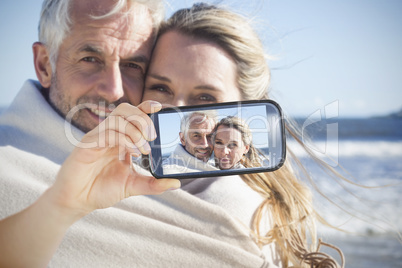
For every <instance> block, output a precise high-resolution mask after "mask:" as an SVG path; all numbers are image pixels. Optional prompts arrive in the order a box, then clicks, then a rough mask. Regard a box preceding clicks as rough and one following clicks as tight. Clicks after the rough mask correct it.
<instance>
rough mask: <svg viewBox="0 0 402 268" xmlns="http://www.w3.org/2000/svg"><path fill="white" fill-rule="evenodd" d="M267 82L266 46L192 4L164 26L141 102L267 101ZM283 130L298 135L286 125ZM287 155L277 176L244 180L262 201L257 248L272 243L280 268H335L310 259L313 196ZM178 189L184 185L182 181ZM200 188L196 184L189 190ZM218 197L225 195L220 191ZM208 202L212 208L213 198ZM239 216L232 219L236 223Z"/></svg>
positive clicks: (239, 21) (226, 15) (229, 17)
mask: <svg viewBox="0 0 402 268" xmlns="http://www.w3.org/2000/svg"><path fill="white" fill-rule="evenodd" d="M269 80H270V71H269V68H268V66H267V63H266V55H265V53H264V49H263V45H262V43H261V41H260V40H259V38H258V36H257V35H256V33H255V32H254V30H253V29H252V28H251V26H250V25H249V23H248V22H247V21H246V20H245V19H244V18H242V17H241V16H239V15H237V14H234V13H232V12H229V11H226V10H224V9H220V8H217V7H214V6H210V5H205V4H196V5H194V6H193V7H192V8H190V9H183V10H179V11H177V12H176V13H175V14H174V15H173V16H172V17H171V18H170V19H169V20H168V21H167V23H165V24H164V25H163V26H162V27H161V29H160V32H159V37H158V41H157V44H156V46H155V49H154V52H153V57H152V61H151V65H150V67H149V70H148V75H147V79H146V83H145V90H144V96H143V100H156V101H159V102H160V103H162V105H163V106H182V105H197V104H205V103H218V102H225V101H239V100H250V99H254V100H258V99H267V98H268V92H267V88H268V85H269ZM287 130H288V132H289V134H290V135H292V136H295V137H297V135H296V134H295V131H294V129H293V128H291V127H290V126H289V125H288V126H287ZM288 156H290V157H288V160H287V161H286V163H285V164H284V166H283V167H282V168H281V169H279V170H277V171H275V172H270V173H257V174H249V175H243V176H242V179H243V180H244V182H246V183H247V184H248V185H249V186H250V187H251V188H252V189H253V190H255V192H257V193H259V194H260V195H261V196H262V198H263V201H262V202H261V204H260V205H259V206H258V208H257V209H256V211H254V212H253V213H254V216H253V223H252V224H251V225H252V226H251V228H252V232H251V233H252V234H254V236H255V239H256V242H257V243H258V245H260V246H261V247H262V246H264V245H275V246H276V249H278V248H279V249H280V250H279V251H280V253H279V255H280V257H279V258H280V259H281V265H282V266H283V267H288V265H290V264H291V263H293V264H295V265H296V264H300V265H301V266H303V267H305V266H308V267H310V265H312V266H311V267H316V266H315V265H318V264H317V263H318V262H320V261H322V258H324V259H327V260H329V262H330V263H332V264H333V265H336V264H334V261H333V260H332V259H330V258H329V257H328V256H323V255H322V253H317V252H315V253H313V254H315V255H311V254H312V253H310V252H311V250H310V249H311V248H315V244H316V240H317V239H316V230H315V225H314V223H313V222H314V217H315V216H316V214H315V211H314V209H313V206H312V201H311V193H310V191H309V190H308V189H307V188H306V187H304V186H303V185H302V184H301V182H300V181H299V180H298V178H297V177H296V175H295V173H294V172H293V169H294V167H292V166H291V163H292V161H289V158H291V160H294V161H296V162H297V159H296V158H295V157H294V156H293V154H292V153H291V152H290V151H289V150H288ZM197 182H198V183H199V184H202V183H203V182H202V180H198V181H197V180H194V181H192V182H190V183H188V184H189V185H191V184H195V185H197ZM219 182H220V180H216V181H212V182H211V184H214V183H219ZM182 185H183V188H185V187H186V184H185V183H184V182H182ZM200 187H201V186H200ZM215 188H217V187H215ZM218 188H219V187H218ZM221 188H223V187H221ZM194 189H195V190H194ZM198 190H199V187H197V186H194V187H193V191H191V190H189V192H190V193H197V191H198ZM219 194H224V190H222V191H221V192H219ZM239 194H241V193H240V192H239ZM210 201H211V202H214V200H213V198H211V199H210ZM222 206H223V205H222ZM225 208H226V207H225ZM238 211H239V209H237V210H234V211H232V214H234V216H235V217H236V216H238V214H237V213H238ZM267 221H270V223H271V224H270V226H268V227H267V226H266V225H265V224H264V223H266V222H267ZM246 224H247V223H246ZM308 241H311V244H312V245H311V247H309V245H308ZM311 256H315V257H314V258H311Z"/></svg>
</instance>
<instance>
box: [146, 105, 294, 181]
mask: <svg viewBox="0 0 402 268" xmlns="http://www.w3.org/2000/svg"><path fill="white" fill-rule="evenodd" d="M150 117H151V119H152V121H153V123H154V125H155V128H156V132H157V138H156V139H155V140H154V141H152V142H151V143H150V145H151V153H150V156H149V158H150V162H149V164H150V171H151V173H152V174H153V175H154V176H155V177H156V178H198V177H210V176H225V175H234V174H245V173H253V172H267V171H273V170H276V169H278V168H280V167H281V166H282V164H283V163H284V161H285V156H286V149H285V148H286V147H285V143H286V142H285V135H284V122H283V118H282V112H281V108H280V106H279V105H278V104H277V103H276V102H274V101H271V100H262V101H261V100H260V101H243V102H230V103H219V104H208V105H202V106H191V107H190V106H186V107H175V108H165V109H162V110H161V111H160V112H158V113H155V114H151V115H150Z"/></svg>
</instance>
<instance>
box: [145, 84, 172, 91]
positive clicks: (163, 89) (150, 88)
mask: <svg viewBox="0 0 402 268" xmlns="http://www.w3.org/2000/svg"><path fill="white" fill-rule="evenodd" d="M148 89H149V90H154V91H157V92H169V91H168V89H167V88H165V87H164V86H161V85H155V86H151V87H149V88H148Z"/></svg>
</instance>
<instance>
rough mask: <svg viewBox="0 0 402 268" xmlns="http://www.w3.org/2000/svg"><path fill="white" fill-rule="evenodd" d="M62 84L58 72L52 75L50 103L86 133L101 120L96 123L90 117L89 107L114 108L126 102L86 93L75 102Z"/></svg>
mask: <svg viewBox="0 0 402 268" xmlns="http://www.w3.org/2000/svg"><path fill="white" fill-rule="evenodd" d="M60 84H61V83H59V81H58V79H57V72H56V73H54V74H53V76H52V81H51V88H50V90H49V103H50V105H51V106H52V107H53V109H54V110H55V111H56V112H57V113H58V114H59V115H60V116H62V117H63V118H64V119H66V120H67V121H68V122H69V123H71V124H72V125H73V126H75V127H77V128H78V129H80V130H82V131H83V132H84V133H87V132H89V131H91V130H92V129H94V128H95V127H97V126H98V124H99V122H97V123H95V122H94V120H92V119H91V118H89V115H88V111H87V108H88V107H90V106H92V107H94V108H95V107H105V108H108V109H114V108H115V107H117V106H118V105H119V104H120V103H122V102H124V101H123V99H120V100H118V101H115V102H112V103H110V102H109V101H107V100H105V99H104V98H102V97H100V96H95V97H90V96H86V95H84V96H82V97H80V98H78V99H77V101H76V102H75V103H72V99H71V96H69V95H67V94H66V92H67V90H65V89H63V87H59V86H60Z"/></svg>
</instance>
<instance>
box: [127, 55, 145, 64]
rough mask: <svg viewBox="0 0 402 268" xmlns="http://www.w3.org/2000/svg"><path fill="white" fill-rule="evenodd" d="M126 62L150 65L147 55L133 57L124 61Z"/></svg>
mask: <svg viewBox="0 0 402 268" xmlns="http://www.w3.org/2000/svg"><path fill="white" fill-rule="evenodd" d="M124 61H132V62H137V63H145V64H146V65H148V63H149V58H148V57H147V56H145V55H136V56H133V57H129V58H127V59H124Z"/></svg>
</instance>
